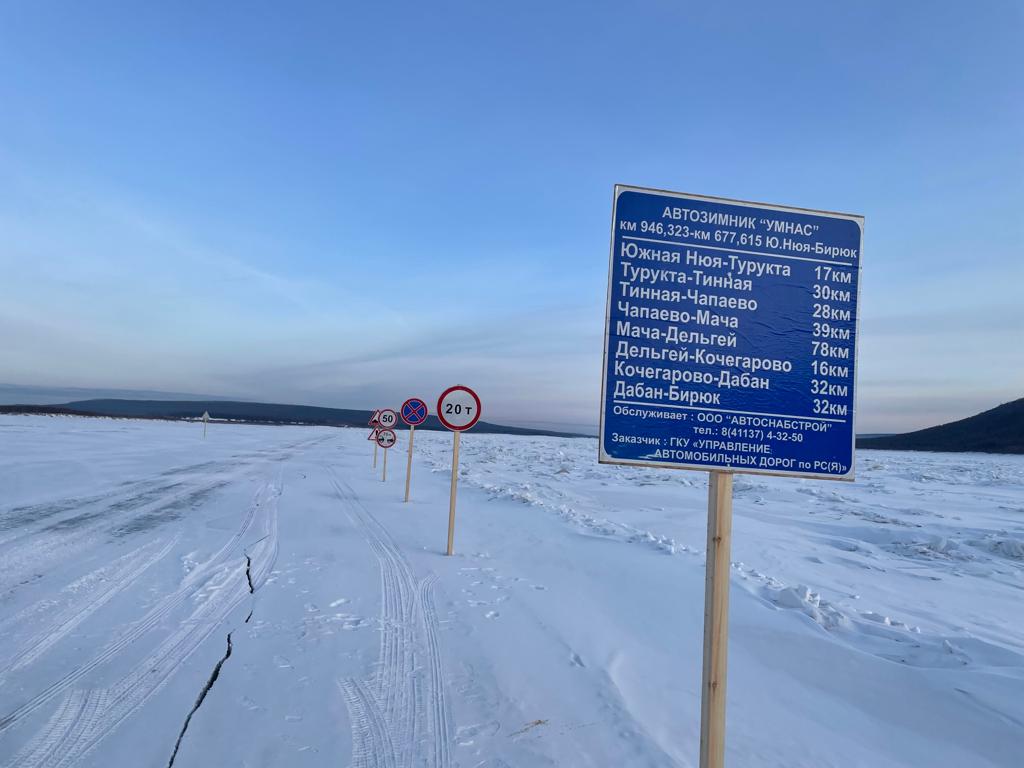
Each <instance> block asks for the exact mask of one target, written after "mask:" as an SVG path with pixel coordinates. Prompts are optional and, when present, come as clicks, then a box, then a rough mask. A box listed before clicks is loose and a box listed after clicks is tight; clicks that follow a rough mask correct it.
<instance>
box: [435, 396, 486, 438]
mask: <svg viewBox="0 0 1024 768" xmlns="http://www.w3.org/2000/svg"><path fill="white" fill-rule="evenodd" d="M480 410H481V408H480V398H479V397H477V394H476V392H474V391H473V390H472V389H470V388H469V387H462V386H455V387H449V388H448V389H446V390H445V391H444V392H442V393H441V396H440V397H439V398H438V399H437V418H438V419H440V421H441V423H442V424H444V426H445V427H447V428H448V429H450V430H452V431H453V432H463V431H465V430H467V429H470V428H471V427H472V426H473V425H474V424H476V423H477V422H478V421H479V420H480Z"/></svg>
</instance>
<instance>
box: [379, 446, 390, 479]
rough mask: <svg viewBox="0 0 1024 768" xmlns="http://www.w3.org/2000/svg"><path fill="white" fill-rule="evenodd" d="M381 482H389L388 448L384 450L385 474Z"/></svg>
mask: <svg viewBox="0 0 1024 768" xmlns="http://www.w3.org/2000/svg"><path fill="white" fill-rule="evenodd" d="M380 481H381V482H382V483H386V482H387V481H388V449H387V448H385V449H384V473H383V474H382V475H381V477H380Z"/></svg>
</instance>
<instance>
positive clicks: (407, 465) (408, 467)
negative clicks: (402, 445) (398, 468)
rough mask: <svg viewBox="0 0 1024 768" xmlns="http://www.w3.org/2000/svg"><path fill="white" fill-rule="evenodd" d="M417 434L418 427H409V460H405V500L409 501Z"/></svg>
mask: <svg viewBox="0 0 1024 768" xmlns="http://www.w3.org/2000/svg"><path fill="white" fill-rule="evenodd" d="M415 434H416V425H415V424H410V425H409V458H407V459H406V460H405V500H406V501H408V500H409V478H410V477H412V438H413V436H414V435H415Z"/></svg>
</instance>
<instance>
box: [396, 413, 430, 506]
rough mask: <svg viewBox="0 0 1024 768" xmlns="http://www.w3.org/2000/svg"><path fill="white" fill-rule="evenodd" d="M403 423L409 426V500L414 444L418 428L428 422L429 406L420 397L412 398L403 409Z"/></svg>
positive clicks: (407, 481)
mask: <svg viewBox="0 0 1024 768" xmlns="http://www.w3.org/2000/svg"><path fill="white" fill-rule="evenodd" d="M401 415H402V421H404V422H405V423H406V424H408V425H409V453H408V456H407V457H406V460H405V500H406V501H408V500H409V485H410V483H411V482H412V444H413V439H414V438H415V437H416V426H417V425H419V424H422V423H423V422H424V421H426V420H427V404H426V403H425V402H424V401H423V400H420V398H418V397H410V398H409V399H408V400H406V401H405V402H404V403H402V408H401Z"/></svg>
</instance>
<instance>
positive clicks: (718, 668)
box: [700, 472, 732, 768]
mask: <svg viewBox="0 0 1024 768" xmlns="http://www.w3.org/2000/svg"><path fill="white" fill-rule="evenodd" d="M731 544H732V473H731V472H711V473H710V474H709V476H708V552H707V566H706V575H705V580H704V669H703V673H702V675H701V697H700V768H723V766H724V765H725V682H726V668H727V656H728V650H729V570H730V559H729V550H730V548H731Z"/></svg>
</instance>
